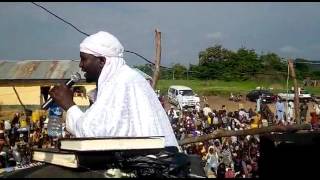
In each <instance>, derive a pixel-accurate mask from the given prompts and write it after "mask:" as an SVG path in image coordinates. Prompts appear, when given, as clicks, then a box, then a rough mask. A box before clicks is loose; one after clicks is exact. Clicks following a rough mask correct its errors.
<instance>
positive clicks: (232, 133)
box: [179, 124, 311, 146]
mask: <svg viewBox="0 0 320 180" xmlns="http://www.w3.org/2000/svg"><path fill="white" fill-rule="evenodd" d="M310 129H311V125H310V124H301V125H288V126H277V125H276V126H269V127H262V128H253V129H246V130H239V131H227V130H223V129H219V130H216V131H214V132H213V133H211V134H206V135H202V136H197V137H190V138H185V139H183V140H181V141H179V145H180V146H182V145H185V144H191V143H196V142H203V141H208V140H210V139H217V138H221V137H230V136H246V135H258V134H266V133H271V132H287V133H294V132H297V131H300V130H310Z"/></svg>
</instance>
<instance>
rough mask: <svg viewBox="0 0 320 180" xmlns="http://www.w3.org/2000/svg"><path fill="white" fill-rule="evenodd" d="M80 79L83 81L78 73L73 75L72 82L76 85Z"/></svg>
mask: <svg viewBox="0 0 320 180" xmlns="http://www.w3.org/2000/svg"><path fill="white" fill-rule="evenodd" d="M80 79H81V75H80V74H79V73H78V72H76V73H74V74H72V75H71V80H72V81H73V82H75V83H76V82H78V81H80Z"/></svg>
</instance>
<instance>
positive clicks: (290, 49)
mask: <svg viewBox="0 0 320 180" xmlns="http://www.w3.org/2000/svg"><path fill="white" fill-rule="evenodd" d="M280 51H281V52H283V53H297V52H299V50H298V49H297V48H295V47H293V46H290V45H287V46H283V47H282V48H280Z"/></svg>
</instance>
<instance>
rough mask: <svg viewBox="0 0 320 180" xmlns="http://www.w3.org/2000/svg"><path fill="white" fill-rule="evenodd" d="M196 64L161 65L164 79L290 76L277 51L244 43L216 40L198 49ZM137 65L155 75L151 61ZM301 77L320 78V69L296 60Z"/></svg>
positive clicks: (233, 79)
mask: <svg viewBox="0 0 320 180" xmlns="http://www.w3.org/2000/svg"><path fill="white" fill-rule="evenodd" d="M295 61H296V62H307V61H308V60H306V59H301V58H300V59H296V60H295ZM198 62H199V63H198V64H197V65H189V68H187V67H185V66H184V65H182V64H180V63H176V64H173V65H172V67H171V68H169V69H167V68H161V71H160V76H161V79H187V78H189V79H202V80H209V79H217V80H224V81H231V80H232V81H246V80H259V78H264V79H268V80H272V79H273V80H284V79H285V78H286V77H287V68H288V65H287V61H286V60H284V59H282V58H281V57H279V56H278V55H277V54H276V53H273V52H269V53H267V54H262V55H258V54H257V53H256V51H255V50H254V49H247V48H245V47H241V48H239V49H238V50H236V51H233V50H229V49H226V48H224V47H222V45H219V44H216V45H214V46H212V47H208V48H206V49H205V50H203V51H200V52H199V59H198ZM136 67H137V68H138V69H140V70H142V71H144V72H146V73H147V74H149V75H152V72H153V71H152V66H151V65H142V66H136ZM295 69H296V75H297V78H298V79H303V78H306V77H311V78H316V79H319V78H320V71H314V70H313V71H311V69H310V68H309V65H307V64H302V63H296V64H295Z"/></svg>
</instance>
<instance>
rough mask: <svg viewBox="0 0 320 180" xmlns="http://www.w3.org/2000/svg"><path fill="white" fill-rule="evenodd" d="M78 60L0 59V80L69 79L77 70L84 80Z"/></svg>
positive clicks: (148, 77)
mask: <svg viewBox="0 0 320 180" xmlns="http://www.w3.org/2000/svg"><path fill="white" fill-rule="evenodd" d="M79 62H80V60H21V61H9V60H0V80H15V79H26V80H38V79H41V80H43V79H44V80H45V79H70V77H71V74H72V73H74V72H79V73H80V75H81V80H85V78H84V73H83V72H82V71H81V69H80V68H79ZM133 69H134V70H136V71H137V72H139V73H140V74H141V75H142V76H144V77H145V78H146V79H152V77H151V76H149V75H148V74H146V73H144V72H142V71H140V70H139V69H137V68H133Z"/></svg>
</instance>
